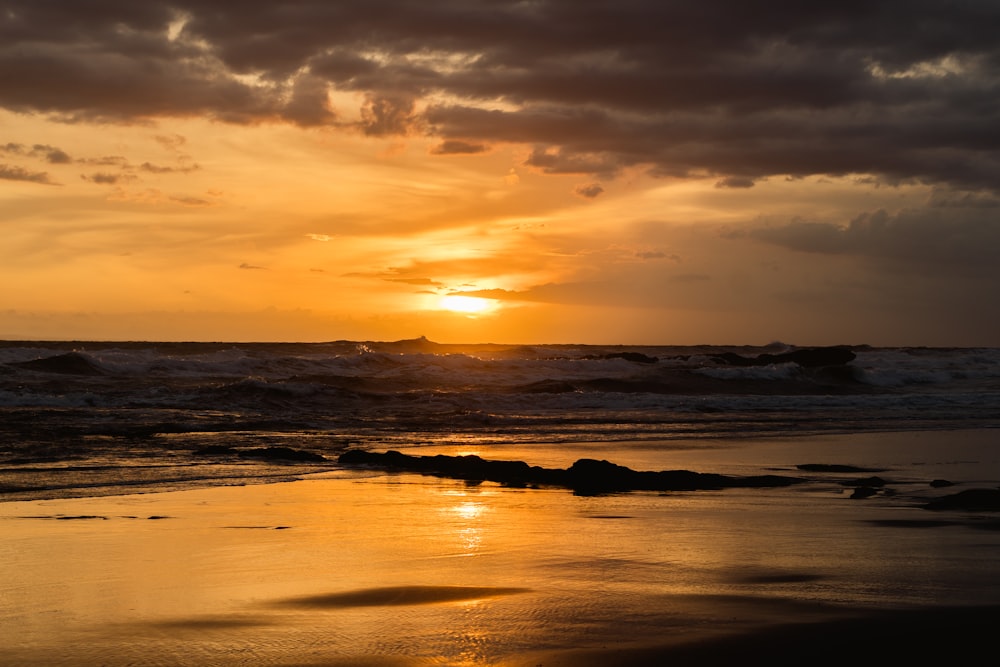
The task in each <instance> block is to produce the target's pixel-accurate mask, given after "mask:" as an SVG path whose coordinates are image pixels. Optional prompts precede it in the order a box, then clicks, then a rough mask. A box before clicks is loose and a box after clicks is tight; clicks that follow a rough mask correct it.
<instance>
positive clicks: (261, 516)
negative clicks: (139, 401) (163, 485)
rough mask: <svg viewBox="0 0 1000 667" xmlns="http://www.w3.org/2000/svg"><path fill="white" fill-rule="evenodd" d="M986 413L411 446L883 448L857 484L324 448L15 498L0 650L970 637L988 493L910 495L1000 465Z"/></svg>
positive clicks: (809, 646) (632, 655)
mask: <svg viewBox="0 0 1000 667" xmlns="http://www.w3.org/2000/svg"><path fill="white" fill-rule="evenodd" d="M996 437H997V436H996V431H993V430H990V429H980V430H965V431H920V432H910V433H905V432H904V433H898V432H897V433H866V434H839V435H825V436H808V437H786V438H770V439H769V438H758V439H728V440H712V441H705V440H696V441H689V442H676V441H675V442H670V443H659V446H657V443H651V442H632V443H629V442H622V443H618V444H616V445H614V446H609V445H608V444H607V443H603V444H600V445H599V446H598V445H594V446H587V444H586V443H578V444H576V445H574V444H560V445H547V446H535V447H531V446H524V447H522V448H521V449H516V448H513V447H511V448H509V449H505V450H503V452H502V455H501V453H499V452H497V451H496V450H495V449H494V450H490V451H485V452H476V451H475V447H474V446H471V445H468V444H467V445H465V446H457V445H448V446H442V447H439V448H436V449H435V448H428V447H420V448H417V450H415V451H419V452H420V453H421V454H430V453H443V454H469V453H479V454H481V455H482V456H483V457H484V458H492V459H499V458H504V459H507V458H513V459H521V460H527V461H528V462H529V463H531V464H533V465H545V466H565V465H568V464H569V463H571V462H572V461H573V460H575V458H577V457H580V456H591V455H593V454H594V453H595V452H596V451H599V452H602V453H603V454H605V455H606V458H608V459H609V460H612V461H614V462H616V463H619V464H622V465H628V466H630V467H632V468H634V469H636V470H668V469H688V470H695V471H699V472H721V473H726V474H745V473H747V472H750V471H757V472H762V471H766V472H770V473H773V474H783V475H793V474H801V470H799V469H798V468H797V466H799V465H801V464H810V463H823V464H851V465H854V466H858V467H865V468H879V469H881V470H883V471H884V472H881V473H879V474H880V475H881V476H882V477H884V478H886V479H889V480H891V483H890V484H889V489H891V492H890V491H889V490H887V489H882V490H880V491H879V492H878V493H876V494H875V495H872V496H871V497H868V498H865V499H852V498H851V493H852V487H851V486H850V485H845V480H846V481H850V479H853V478H856V477H857V476H858V475H856V474H854V475H850V474H843V473H815V474H811V475H809V479H808V481H806V482H805V483H803V484H797V485H795V486H792V487H788V488H773V489H772V488H769V489H724V490H706V491H693V492H625V493H613V494H607V495H596V496H581V495H574V494H573V493H572V492H571V491H568V490H566V489H559V488H509V487H505V486H503V485H500V484H495V483H491V482H483V483H475V482H470V481H468V480H464V481H463V480H454V479H444V478H440V477H435V476H427V475H419V474H414V473H393V472H385V471H380V470H368V469H352V468H336V467H334V468H335V469H328V470H324V471H323V472H317V473H315V474H304V475H301V476H300V477H299V479H297V480H296V481H289V482H281V483H272V484H248V485H240V486H208V487H200V488H191V489H187V490H180V491H165V492H160V493H122V494H120V495H105V496H100V497H82V498H55V499H45V500H27V501H13V502H4V503H0V523H2V525H3V534H4V536H5V537H4V540H3V541H2V543H0V544H2V546H0V550H2V553H0V557H2V559H3V562H4V563H5V565H4V568H3V570H2V574H0V593H2V595H0V617H2V618H3V623H2V624H0V635H2V636H0V663H2V664H12V665H13V664H19V665H51V664H67V665H68V664H102V665H126V664H142V665H176V664H186V665H229V664H265V665H359V664H360V665H364V664H371V665H397V664H398V665H587V664H594V665H611V664H620V665H644V664H661V662H662V661H663V660H665V659H667V658H670V659H671V660H674V661H675V662H674V663H673V664H730V662H731V661H732V659H733V657H734V656H741V657H740V659H741V660H746V661H750V662H754V663H756V662H759V661H765V660H766V661H767V662H770V663H772V664H791V663H792V661H793V660H795V661H796V663H797V664H798V663H799V662H801V660H802V658H803V655H811V656H813V657H812V658H809V659H810V660H813V661H817V660H819V661H822V660H823V659H826V658H829V659H833V658H837V659H850V658H851V657H852V656H853V657H859V656H860V657H863V656H866V655H867V656H875V657H880V658H886V659H888V658H892V657H894V656H895V657H899V658H906V657H911V658H912V657H917V658H919V657H921V656H923V657H927V656H932V655H939V656H942V657H943V656H946V655H948V656H953V657H956V656H958V657H960V656H969V657H971V656H972V655H973V649H974V647H975V646H976V642H977V638H978V640H980V641H979V643H980V644H982V643H983V642H985V641H986V640H987V639H988V633H987V634H984V633H983V632H981V630H982V629H983V628H985V627H988V626H989V624H990V623H991V622H995V620H996V619H997V618H1000V616H998V611H997V606H996V605H1000V567H997V565H996V562H997V560H996V557H997V554H998V549H1000V531H998V530H996V523H995V522H994V521H993V520H992V519H993V516H992V514H991V513H989V512H969V511H945V512H935V511H929V510H927V509H925V507H924V506H925V505H926V503H927V502H928V501H929V500H930V499H932V498H934V497H938V496H942V495H945V494H948V493H954V492H955V491H957V490H961V489H964V488H980V487H994V488H995V487H996V486H997V485H998V480H1000V462H998V458H1000V457H998V454H997V452H998V450H997V448H996V446H995V445H996ZM935 479H948V480H950V481H952V482H953V483H954V486H953V487H950V488H934V487H932V486H930V482H931V481H932V480H935ZM904 638H911V639H913V641H912V642H910V643H906V642H903V639H904ZM880 639H884V641H883V642H882V643H878V640H880ZM918 640H919V641H918ZM873 642H875V643H874V644H873ZM863 651H868V653H864V652H863ZM758 658H759V660H758ZM862 661H864V660H862Z"/></svg>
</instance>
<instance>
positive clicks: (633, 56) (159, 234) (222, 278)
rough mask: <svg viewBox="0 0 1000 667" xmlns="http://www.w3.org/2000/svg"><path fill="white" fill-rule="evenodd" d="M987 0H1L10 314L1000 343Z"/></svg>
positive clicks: (235, 332) (164, 323)
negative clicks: (272, 0)
mask: <svg viewBox="0 0 1000 667" xmlns="http://www.w3.org/2000/svg"><path fill="white" fill-rule="evenodd" d="M998 30H1000V3H997V2H995V0H980V1H976V0H955V1H951V2H944V1H938V2H932V1H922V0H905V1H904V0H838V2H825V1H817V2H790V1H787V0H772V1H770V2H766V3H764V2H748V1H747V0H699V1H698V2H689V1H686V0H685V1H680V0H616V1H615V2H596V1H592V0H523V1H506V0H433V1H428V0H421V1H415V0H366V1H365V2H335V1H325V0H284V1H281V2H264V1H258V0H245V1H243V2H229V1H227V0H174V1H169V2H168V1H161V0H144V1H143V2H135V1H134V0H94V1H90V2H84V1H81V2H70V1H68V0H62V1H54V0H0V285H2V286H3V287H2V289H0V338H5V339H64V340H93V339H101V340H217V341H328V340H341V339H350V340H399V339H407V338H415V337H418V336H426V337H428V338H429V339H431V340H434V341H438V342H445V343H448V342H455V343H457V342H467V343H472V342H497V343H527V344H530V343H594V344H635V345H644V344H766V343H769V342H774V341H782V342H785V343H789V344H797V345H832V344H871V345H930V346H952V345H954V346H980V345H982V346H987V345H988V346H998V345H1000V306H998V305H997V304H998V303H1000V301H998V298H997V296H996V294H997V292H998V288H1000V40H998V39H997V34H998Z"/></svg>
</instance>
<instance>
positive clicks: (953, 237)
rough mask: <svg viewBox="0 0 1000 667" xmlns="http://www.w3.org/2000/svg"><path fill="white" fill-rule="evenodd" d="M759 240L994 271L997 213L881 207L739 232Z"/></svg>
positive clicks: (999, 229)
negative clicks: (840, 219) (848, 216)
mask: <svg viewBox="0 0 1000 667" xmlns="http://www.w3.org/2000/svg"><path fill="white" fill-rule="evenodd" d="M736 236H748V237H749V238H752V239H754V240H757V241H763V242H766V243H771V244H774V245H779V246H782V247H785V248H790V249H792V250H797V251H801V252H810V253H819V254H831V255H833V254H843V255H859V256H868V257H875V258H881V259H891V260H896V261H903V262H907V263H910V264H912V265H913V266H914V268H915V269H921V267H922V268H923V269H929V268H932V267H933V268H934V269H935V270H938V268H939V267H940V266H941V265H945V266H950V267H952V268H963V269H973V270H974V269H977V268H979V269H995V268H996V267H997V260H998V251H997V249H998V248H1000V215H997V211H996V209H995V208H992V207H979V206H970V207H967V208H943V207H941V208H923V209H903V210H901V211H898V212H896V213H889V212H887V211H885V210H884V209H879V210H876V211H870V212H866V213H863V214H861V215H859V216H857V217H855V218H854V219H852V220H851V221H850V222H848V223H847V224H844V225H838V224H833V223H826V222H810V221H805V220H793V221H791V222H789V223H787V224H784V225H778V226H773V227H762V228H757V229H753V230H750V231H749V232H746V233H740V234H737V235H736Z"/></svg>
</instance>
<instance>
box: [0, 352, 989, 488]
mask: <svg viewBox="0 0 1000 667" xmlns="http://www.w3.org/2000/svg"><path fill="white" fill-rule="evenodd" d="M809 349H814V348H805V350H807V351H808V350H809ZM796 351H798V353H800V354H801V353H802V352H803V348H794V347H792V346H788V345H784V344H780V343H775V344H772V345H768V346H764V347H750V346H745V347H720V346H693V347H692V346H686V347H678V346H656V347H648V346H646V347H634V346H631V347H623V346H607V347H601V346H575V345H532V346H505V345H443V344H437V343H433V342H431V341H428V340H426V339H423V338H419V339H414V340H404V341H396V342H387V343H377V342H352V341H340V342H332V343H302V344H295V343H293V344H262V343H254V344H238V343H83V342H74V343H52V342H4V343H0V438H2V441H0V498H2V499H4V500H9V499H29V498H41V497H66V496H71V495H93V494H100V493H115V492H117V491H118V490H119V489H120V488H123V487H132V488H134V489H139V488H148V489H149V490H156V489H164V488H181V487H184V486H186V485H194V484H199V483H204V482H211V483H215V482H216V481H218V480H224V481H225V480H227V481H229V482H231V483H247V482H252V481H268V480H269V479H271V480H273V479H276V478H279V479H284V478H288V477H289V476H294V475H297V474H298V473H299V472H300V470H301V471H315V470H316V469H317V468H322V467H323V466H324V462H323V461H321V460H320V459H319V458H318V457H323V458H324V459H327V460H329V461H335V460H336V457H337V455H338V454H339V453H341V452H342V451H344V450H345V449H347V448H351V447H362V448H382V449H386V448H400V447H408V448H413V447H426V446H443V445H460V446H468V445H475V446H476V447H477V448H480V449H483V448H486V449H487V450H488V451H489V452H490V453H491V455H493V456H494V457H499V458H504V457H505V456H506V454H505V453H504V452H505V451H506V450H509V449H510V448H511V446H513V445H520V446H529V448H530V446H532V445H551V444H558V443H564V444H568V443H577V444H583V443H586V444H587V445H591V446H592V445H601V446H604V447H606V448H607V450H608V453H607V456H606V457H605V458H612V459H613V452H614V449H615V443H619V442H631V443H636V442H656V443H663V442H668V441H676V440H691V439H718V438H753V437H765V436H767V437H781V436H802V435H808V434H817V433H857V432H868V431H913V430H940V429H968V428H994V427H997V426H1000V349H995V348H976V349H968V348H875V347H868V346H853V347H847V348H826V351H827V352H832V353H834V355H835V356H834V357H832V358H830V359H824V358H822V357H818V358H815V359H810V358H807V357H800V358H799V359H798V360H796V357H795V354H794V353H795V352H796ZM837 353H840V354H841V356H840V357H837V356H836V354H837ZM845 354H846V356H844V355H845ZM848 358H849V360H848ZM828 362H833V363H828ZM279 447H283V448H288V449H293V450H296V452H302V453H306V454H312V455H316V457H317V458H316V461H290V460H286V459H276V458H274V457H275V456H277V454H280V452H278V453H277V454H276V452H275V451H272V450H273V449H274V448H279ZM213 452H215V453H214V454H213ZM301 458H303V459H304V458H307V457H306V456H303V457H301ZM294 463H299V464H300V465H299V466H298V467H296V466H295V465H293V464H294Z"/></svg>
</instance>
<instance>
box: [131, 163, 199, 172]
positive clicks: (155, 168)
mask: <svg viewBox="0 0 1000 667" xmlns="http://www.w3.org/2000/svg"><path fill="white" fill-rule="evenodd" d="M199 169H201V167H200V166H198V165H196V164H183V165H181V166H178V167H164V166H162V165H156V164H151V163H149V162H143V163H142V164H141V165H139V171H146V172H149V173H151V174H190V173H191V172H192V171H198V170H199Z"/></svg>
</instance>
